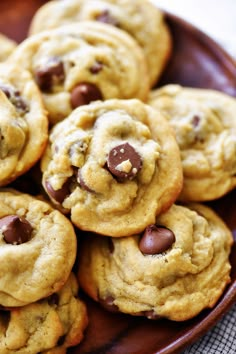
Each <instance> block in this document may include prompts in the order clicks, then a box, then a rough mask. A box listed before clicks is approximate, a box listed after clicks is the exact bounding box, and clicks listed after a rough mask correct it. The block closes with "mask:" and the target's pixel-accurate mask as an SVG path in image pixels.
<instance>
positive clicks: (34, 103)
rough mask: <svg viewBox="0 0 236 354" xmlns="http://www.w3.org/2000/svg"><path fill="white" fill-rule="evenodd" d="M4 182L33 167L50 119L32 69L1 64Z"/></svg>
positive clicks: (0, 162) (0, 138) (0, 141)
mask: <svg viewBox="0 0 236 354" xmlns="http://www.w3.org/2000/svg"><path fill="white" fill-rule="evenodd" d="M0 102H1V117H0V170H1V174H0V186H5V185H7V184H8V183H10V182H11V181H13V180H15V179H16V178H17V177H18V176H20V175H22V174H23V173H25V172H26V171H27V170H29V169H30V168H31V167H32V166H33V165H34V164H35V163H36V162H37V161H38V160H39V158H40V157H41V155H42V153H43V151H44V148H45V146H46V143H47V139H48V119H47V114H46V111H45V108H44V106H43V103H42V98H41V94H40V92H39V90H38V88H37V86H36V85H35V83H34V80H33V79H32V77H31V75H30V73H29V72H27V71H24V70H22V69H21V68H19V67H18V66H17V65H14V64H6V63H2V64H0Z"/></svg>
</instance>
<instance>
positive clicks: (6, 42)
mask: <svg viewBox="0 0 236 354" xmlns="http://www.w3.org/2000/svg"><path fill="white" fill-rule="evenodd" d="M16 46H17V44H16V42H15V41H13V40H12V39H10V38H8V37H7V36H5V35H4V34H2V33H0V48H1V51H0V62H3V61H5V60H6V59H7V58H8V57H9V56H10V54H11V53H12V52H13V51H14V49H15V48H16Z"/></svg>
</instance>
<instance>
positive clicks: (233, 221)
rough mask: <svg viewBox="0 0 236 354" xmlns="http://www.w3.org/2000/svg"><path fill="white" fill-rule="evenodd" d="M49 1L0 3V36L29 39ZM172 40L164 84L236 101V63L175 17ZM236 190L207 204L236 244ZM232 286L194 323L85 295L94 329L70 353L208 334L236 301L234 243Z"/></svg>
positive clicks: (173, 342)
mask: <svg viewBox="0 0 236 354" xmlns="http://www.w3.org/2000/svg"><path fill="white" fill-rule="evenodd" d="M45 2H46V1H42V0H41V1H40V0H21V1H17V0H9V1H1V2H0V32H3V33H5V34H6V35H8V36H9V37H11V38H13V39H15V40H17V41H18V42H19V41H21V40H22V39H24V38H25V36H26V34H27V29H28V25H29V22H30V19H31V17H32V15H33V13H34V12H35V11H36V9H37V8H38V7H39V6H40V5H42V4H43V3H45ZM166 17H167V20H168V23H169V25H170V28H171V31H172V34H173V38H174V52H173V56H172V58H171V60H170V62H169V64H168V66H167V68H166V71H165V73H164V75H163V77H162V79H161V83H160V84H166V83H180V84H182V85H186V86H193V87H204V88H213V89H218V90H221V91H224V92H226V93H228V94H231V95H233V96H235V97H236V63H235V62H234V61H233V59H232V58H230V56H229V55H228V54H226V53H225V52H224V51H223V50H222V49H221V48H220V47H219V46H218V45H217V44H216V43H215V42H214V41H212V40H211V39H210V38H209V37H207V36H206V35H205V34H204V33H202V32H201V31H199V30H198V29H196V28H195V27H193V26H191V25H190V24H188V23H186V22H185V21H183V20H181V19H179V18H178V17H175V16H173V15H170V14H167V15H166ZM235 201H236V190H235V191H233V192H232V193H230V194H228V195H227V196H225V197H224V198H221V199H219V200H217V201H216V202H214V203H209V204H210V205H211V206H212V207H213V208H214V209H215V210H216V211H217V212H218V213H219V214H220V215H221V216H222V217H223V219H224V220H225V222H226V223H227V225H228V226H229V227H230V228H231V230H232V231H233V233H234V236H235V239H236V203H235ZM231 263H232V274H231V275H232V282H231V284H230V285H229V286H228V287H227V289H226V291H225V292H224V294H223V296H222V297H221V299H220V300H219V301H218V303H217V305H216V306H215V308H214V309H212V310H206V311H203V312H202V313H201V314H200V315H199V316H197V317H195V318H194V319H192V320H190V321H186V322H183V323H175V322H171V321H168V320H159V321H156V322H155V321H150V320H146V319H144V318H137V317H132V316H128V315H122V314H110V313H108V312H106V311H105V310H103V309H102V308H101V307H100V306H99V305H98V304H96V303H95V302H93V301H92V300H90V299H88V298H87V297H86V296H85V295H83V294H82V296H83V297H84V299H85V301H86V302H87V304H88V305H89V306H88V309H89V318H90V324H89V327H88V329H87V331H86V335H85V339H84V341H83V342H82V343H81V344H80V345H79V346H78V347H76V348H73V349H70V350H69V351H68V352H69V353H71V354H72V353H73V354H85V353H87V354H89V353H90V354H92V353H93V354H95V353H97V354H131V353H132V354H135V353H136V354H153V353H160V354H164V353H165V354H170V353H178V352H179V351H181V350H183V348H184V347H185V346H186V345H189V344H190V343H192V342H194V341H196V340H197V339H198V338H199V337H200V336H201V335H203V334H204V333H205V332H207V331H208V330H209V329H210V328H211V327H212V326H213V325H214V324H215V323H216V322H217V321H218V320H219V318H220V317H221V316H222V315H223V314H224V313H225V312H226V311H227V310H228V309H229V308H230V307H231V306H232V304H233V303H235V301H236V243H234V246H233V250H232V254H231Z"/></svg>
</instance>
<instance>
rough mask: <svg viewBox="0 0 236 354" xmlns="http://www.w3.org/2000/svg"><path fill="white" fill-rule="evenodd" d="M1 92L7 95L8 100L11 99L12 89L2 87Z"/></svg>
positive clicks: (0, 87)
mask: <svg viewBox="0 0 236 354" xmlns="http://www.w3.org/2000/svg"><path fill="white" fill-rule="evenodd" d="M0 90H1V91H2V92H4V93H5V95H6V96H7V98H10V97H11V92H10V88H8V87H6V86H0Z"/></svg>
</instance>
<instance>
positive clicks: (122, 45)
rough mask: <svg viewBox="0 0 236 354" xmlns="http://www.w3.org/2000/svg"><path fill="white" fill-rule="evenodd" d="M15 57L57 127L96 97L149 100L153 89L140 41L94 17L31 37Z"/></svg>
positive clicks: (101, 98)
mask: <svg viewBox="0 0 236 354" xmlns="http://www.w3.org/2000/svg"><path fill="white" fill-rule="evenodd" d="M11 61H13V62H17V64H18V65H20V66H21V67H24V68H26V69H28V70H29V71H30V72H31V73H32V74H33V77H34V78H35V81H36V83H37V84H38V86H39V88H40V90H41V92H42V93H43V98H44V103H45V105H46V108H47V110H48V112H49V121H50V123H51V124H52V125H53V124H55V123H57V122H58V121H61V120H63V119H64V118H65V117H66V116H68V115H69V114H70V113H71V112H72V110H73V109H75V108H76V107H78V106H81V105H84V104H88V103H90V102H91V101H96V100H103V99H104V100H105V99H109V98H124V99H128V98H133V97H136V98H139V99H141V100H145V99H147V95H148V92H149V87H150V83H149V78H148V74H147V67H146V61H145V58H144V54H143V52H142V50H141V49H140V47H139V46H138V44H137V43H136V42H135V40H134V39H133V38H132V37H131V36H129V35H128V34H127V33H125V32H124V31H121V30H120V29H118V28H115V27H112V26H107V25H105V24H103V23H98V22H95V21H90V22H89V21H88V22H87V21H84V22H81V23H78V24H72V25H67V26H63V27H59V28H56V29H54V30H51V31H45V32H42V33H39V34H37V35H35V36H32V37H30V38H28V39H26V40H25V41H24V42H22V43H21V44H20V45H19V46H18V47H17V49H16V50H15V52H14V54H13V55H12V56H11ZM140 77H141V78H142V83H141V84H140Z"/></svg>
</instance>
